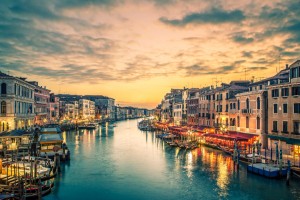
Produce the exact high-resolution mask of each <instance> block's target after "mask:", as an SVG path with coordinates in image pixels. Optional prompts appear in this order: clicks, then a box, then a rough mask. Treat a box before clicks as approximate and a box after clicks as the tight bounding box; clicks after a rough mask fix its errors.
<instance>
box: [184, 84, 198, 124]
mask: <svg viewBox="0 0 300 200" xmlns="http://www.w3.org/2000/svg"><path fill="white" fill-rule="evenodd" d="M199 96H200V90H199V89H197V88H192V89H189V93H188V98H187V125H190V126H195V125H198V119H199Z"/></svg>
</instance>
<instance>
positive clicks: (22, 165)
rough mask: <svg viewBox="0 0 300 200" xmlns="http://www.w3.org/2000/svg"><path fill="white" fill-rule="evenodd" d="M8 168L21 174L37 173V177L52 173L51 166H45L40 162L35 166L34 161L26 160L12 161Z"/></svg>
mask: <svg viewBox="0 0 300 200" xmlns="http://www.w3.org/2000/svg"><path fill="white" fill-rule="evenodd" d="M7 169H8V171H10V173H11V174H13V173H17V174H18V175H20V176H29V174H30V173H32V174H36V178H42V177H47V176H49V175H50V171H51V168H46V167H43V166H42V165H40V164H36V167H35V164H34V162H24V161H23V162H22V161H19V162H15V163H12V164H11V165H10V166H9V167H8V168H7ZM35 169H36V172H35ZM27 178H29V177H27Z"/></svg>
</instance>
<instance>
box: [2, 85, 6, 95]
mask: <svg viewBox="0 0 300 200" xmlns="http://www.w3.org/2000/svg"><path fill="white" fill-rule="evenodd" d="M1 94H6V83H2V84H1Z"/></svg>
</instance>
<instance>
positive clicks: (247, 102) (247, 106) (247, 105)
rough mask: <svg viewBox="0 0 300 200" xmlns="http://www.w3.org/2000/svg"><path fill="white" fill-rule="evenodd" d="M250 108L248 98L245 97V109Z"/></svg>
mask: <svg viewBox="0 0 300 200" xmlns="http://www.w3.org/2000/svg"><path fill="white" fill-rule="evenodd" d="M249 108H250V103H249V99H248V98H247V99H246V109H249Z"/></svg>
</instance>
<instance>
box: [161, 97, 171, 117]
mask: <svg viewBox="0 0 300 200" xmlns="http://www.w3.org/2000/svg"><path fill="white" fill-rule="evenodd" d="M171 99H172V95H171V93H167V94H166V95H165V96H164V99H163V100H162V102H161V109H162V110H161V121H162V122H163V123H170V122H171V121H172V110H173V108H172V101H171Z"/></svg>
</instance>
